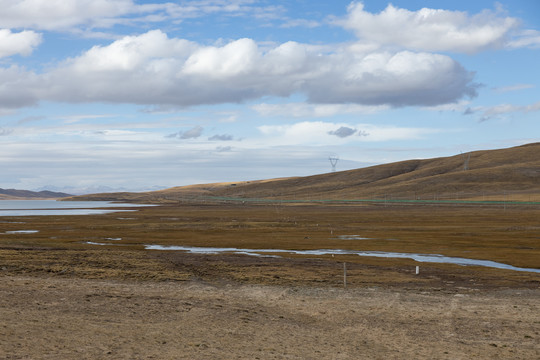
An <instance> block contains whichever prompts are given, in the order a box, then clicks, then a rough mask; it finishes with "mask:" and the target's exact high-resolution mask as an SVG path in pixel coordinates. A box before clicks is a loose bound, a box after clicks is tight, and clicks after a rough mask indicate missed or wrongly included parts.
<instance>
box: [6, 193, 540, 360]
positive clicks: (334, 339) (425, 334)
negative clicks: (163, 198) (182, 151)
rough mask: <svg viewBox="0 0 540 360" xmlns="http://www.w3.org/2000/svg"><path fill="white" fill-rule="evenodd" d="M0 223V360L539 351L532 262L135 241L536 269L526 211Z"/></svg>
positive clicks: (278, 212)
mask: <svg viewBox="0 0 540 360" xmlns="http://www.w3.org/2000/svg"><path fill="white" fill-rule="evenodd" d="M30 230H32V231H31V232H28V231H30ZM36 231H37V232H36ZM0 233H2V234H1V235H0V279H1V283H0V284H1V285H0V295H1V296H0V319H1V322H0V358H6V359H19V358H22V359H26V358H55V359H58V358H115V359H118V358H125V359H133V358H135V359H138V358H140V359H145V358H160V359H167V358H170V359H179V358H185V359H222V358H243V359H254V358H260V359H269V358H270V359H271V358H276V359H283V358H290V359H303V358H321V359H322V358H325V359H332V358H335V359H341V358H343V359H357V358H395V359H402V358H441V359H445V358H448V359H459V358H463V359H468V358H508V359H510V358H511V359H535V358H538V357H539V356H540V346H539V345H538V344H539V343H540V341H539V340H540V288H539V285H540V274H538V273H530V272H518V271H510V270H499V269H492V268H487V267H476V266H467V267H464V266H459V265H452V264H433V263H418V262H415V261H413V260H410V259H386V258H384V259H383V258H372V257H359V256H354V255H334V256H331V255H325V256H307V255H294V254H277V255H280V257H254V256H248V255H242V254H216V255H213V254H188V253H184V252H178V251H151V250H145V248H144V247H145V245H149V244H158V245H165V246H170V245H176V246H180V245H181V246H196V247H230V248H241V249H291V250H310V249H347V250H365V251H388V252H409V253H424V254H426V253H427V254H442V255H446V256H453V257H465V258H473V259H487V260H493V261H497V262H500V263H505V264H510V265H513V266H516V267H526V268H527V267H528V268H536V269H538V268H540V208H538V206H511V207H505V208H503V207H502V206H463V205H455V204H454V205H448V204H447V205H401V206H396V205H392V206H384V205H381V204H379V205H368V204H365V205H343V204H342V205H332V204H310V205H294V204H287V205H282V204H266V205H253V204H248V205H246V204H243V205H242V204H169V205H164V206H159V207H152V208H143V209H139V210H137V211H135V212H124V213H123V212H118V213H112V214H105V215H86V216H28V217H3V218H1V219H0ZM94 244H105V245H94ZM344 262H345V263H346V264H347V288H344V286H343V263H344ZM417 265H420V273H419V274H418V275H417V274H415V267H416V266H417Z"/></svg>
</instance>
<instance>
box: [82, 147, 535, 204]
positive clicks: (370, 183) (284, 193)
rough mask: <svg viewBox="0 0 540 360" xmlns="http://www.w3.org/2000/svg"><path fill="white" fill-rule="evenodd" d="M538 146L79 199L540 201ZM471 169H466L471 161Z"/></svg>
mask: <svg viewBox="0 0 540 360" xmlns="http://www.w3.org/2000/svg"><path fill="white" fill-rule="evenodd" d="M539 154H540V143H533V144H528V145H523V146H518V147H513V148H509V149H501V150H487V151H475V152H471V153H467V154H465V155H456V156H452V157H443V158H434V159H425V160H408V161H401V162H396V163H391V164H384V165H378V166H372V167H367V168H362V169H356V170H349V171H341V172H336V173H328V174H322V175H314V176H307V177H297V178H284V179H272V180H262V181H249V182H237V183H234V184H233V183H217V184H204V185H192V186H183V187H174V188H171V189H166V190H161V191H153V192H148V193H114V194H95V195H88V196H84V197H78V199H82V198H85V199H94V200H97V199H105V200H131V201H158V202H159V201H167V200H178V199H181V198H182V197H185V196H230V197H245V198H282V199H362V198H364V199H365V198H384V197H386V196H388V197H391V198H404V199H405V198H406V199H414V198H416V199H418V198H420V199H434V198H437V199H445V198H446V199H456V198H458V197H459V198H461V199H464V198H476V199H478V198H484V199H504V197H505V196H506V195H505V194H512V196H513V199H514V200H530V199H531V197H532V200H535V201H539V200H540V156H538V155H539ZM469 155H470V158H469V169H468V170H464V162H465V157H466V156H469Z"/></svg>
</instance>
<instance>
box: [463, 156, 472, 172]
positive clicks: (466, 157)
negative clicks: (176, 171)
mask: <svg viewBox="0 0 540 360" xmlns="http://www.w3.org/2000/svg"><path fill="white" fill-rule="evenodd" d="M463 157H464V158H465V161H464V163H463V171H467V170H469V160H470V159H471V153H468V154H463Z"/></svg>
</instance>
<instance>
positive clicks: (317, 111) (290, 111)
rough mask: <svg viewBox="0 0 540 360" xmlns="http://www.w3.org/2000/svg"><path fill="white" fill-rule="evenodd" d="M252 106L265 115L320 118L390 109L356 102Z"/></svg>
mask: <svg viewBox="0 0 540 360" xmlns="http://www.w3.org/2000/svg"><path fill="white" fill-rule="evenodd" d="M252 108H253V110H255V111H257V112H258V113H259V114H260V115H263V116H285V117H296V118H300V117H309V118H314V117H317V118H318V117H332V116H335V115H340V114H374V113H377V112H379V111H383V110H386V109H388V106H385V105H377V106H369V105H356V104H308V103H286V104H267V103H261V104H257V105H254V106H252Z"/></svg>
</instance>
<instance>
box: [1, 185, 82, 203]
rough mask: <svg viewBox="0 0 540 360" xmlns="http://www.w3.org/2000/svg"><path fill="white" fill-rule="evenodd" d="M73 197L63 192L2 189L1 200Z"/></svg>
mask: <svg viewBox="0 0 540 360" xmlns="http://www.w3.org/2000/svg"><path fill="white" fill-rule="evenodd" d="M68 196H72V195H71V194H66V193H62V192H54V191H48V190H43V191H38V192H36V191H30V190H15V189H2V188H0V200H10V199H57V198H64V197H68Z"/></svg>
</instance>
